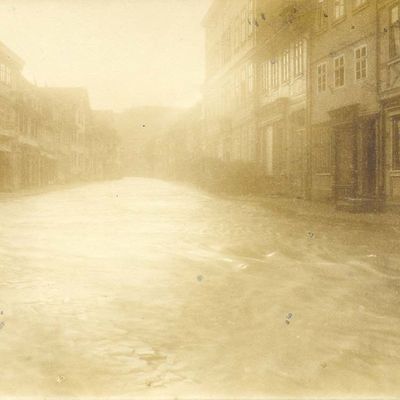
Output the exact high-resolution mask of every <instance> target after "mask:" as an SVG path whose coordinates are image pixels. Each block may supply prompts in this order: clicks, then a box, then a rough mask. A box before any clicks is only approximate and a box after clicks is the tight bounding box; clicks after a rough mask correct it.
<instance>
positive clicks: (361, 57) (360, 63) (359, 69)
mask: <svg viewBox="0 0 400 400" xmlns="http://www.w3.org/2000/svg"><path fill="white" fill-rule="evenodd" d="M354 70H355V72H356V81H359V80H360V79H364V78H366V77H367V46H361V47H359V48H357V49H356V50H355V68H354Z"/></svg>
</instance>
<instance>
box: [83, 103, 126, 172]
mask: <svg viewBox="0 0 400 400" xmlns="http://www.w3.org/2000/svg"><path fill="white" fill-rule="evenodd" d="M91 140H92V142H91V145H90V146H89V154H90V157H89V158H90V171H89V172H90V175H91V177H93V178H94V179H112V178H118V177H120V173H121V155H120V137H119V135H118V134H117V131H116V128H115V116H114V113H113V112H112V111H110V110H95V111H93V134H92V136H91Z"/></svg>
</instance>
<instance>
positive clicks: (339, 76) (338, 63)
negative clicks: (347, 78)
mask: <svg viewBox="0 0 400 400" xmlns="http://www.w3.org/2000/svg"><path fill="white" fill-rule="evenodd" d="M334 64H335V87H336V88H338V87H342V86H344V56H339V57H336V58H335V59H334Z"/></svg>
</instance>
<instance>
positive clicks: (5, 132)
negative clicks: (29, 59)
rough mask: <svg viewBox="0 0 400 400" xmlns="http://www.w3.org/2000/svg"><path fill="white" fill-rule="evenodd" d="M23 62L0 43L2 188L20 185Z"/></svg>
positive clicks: (0, 171) (11, 188)
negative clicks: (19, 120)
mask: <svg viewBox="0 0 400 400" xmlns="http://www.w3.org/2000/svg"><path fill="white" fill-rule="evenodd" d="M22 67H23V61H22V60H21V59H20V58H19V57H18V56H17V55H16V54H14V53H13V52H12V51H11V50H10V49H8V48H7V47H6V46H5V45H4V44H2V43H0V190H2V191H5V190H6V191H8V190H13V189H15V188H17V187H18V184H19V182H18V171H19V162H20V160H19V146H18V130H17V115H16V110H15V102H16V93H17V90H18V89H19V87H20V85H21V80H22V78H21V70H22Z"/></svg>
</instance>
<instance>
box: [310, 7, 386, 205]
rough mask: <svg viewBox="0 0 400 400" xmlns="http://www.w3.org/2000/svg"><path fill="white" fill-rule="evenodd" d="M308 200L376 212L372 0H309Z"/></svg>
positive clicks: (376, 114) (376, 103)
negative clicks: (312, 14)
mask: <svg viewBox="0 0 400 400" xmlns="http://www.w3.org/2000/svg"><path fill="white" fill-rule="evenodd" d="M313 4H314V7H315V10H316V12H315V22H314V28H315V30H314V33H313V38H312V44H311V48H310V58H311V74H310V88H311V89H310V90H311V104H310V105H311V123H312V151H311V154H312V194H313V198H315V199H335V200H336V202H337V203H338V204H342V205H344V206H346V204H347V205H350V204H358V205H359V206H361V207H365V206H374V207H375V206H376V200H377V198H379V195H380V191H381V186H382V182H381V178H380V175H379V173H378V171H379V160H380V157H382V154H381V153H380V147H379V146H380V145H379V101H378V97H377V52H376V48H377V38H378V31H377V23H376V22H377V13H376V10H377V8H376V7H377V4H376V0H314V3H313Z"/></svg>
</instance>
